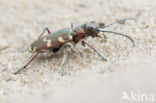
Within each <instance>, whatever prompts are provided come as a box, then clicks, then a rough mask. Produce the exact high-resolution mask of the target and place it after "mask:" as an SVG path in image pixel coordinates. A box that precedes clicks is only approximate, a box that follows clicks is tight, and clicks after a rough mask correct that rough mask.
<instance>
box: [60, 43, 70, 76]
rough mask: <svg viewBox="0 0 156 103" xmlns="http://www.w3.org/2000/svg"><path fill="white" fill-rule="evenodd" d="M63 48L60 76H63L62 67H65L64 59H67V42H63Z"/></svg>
mask: <svg viewBox="0 0 156 103" xmlns="http://www.w3.org/2000/svg"><path fill="white" fill-rule="evenodd" d="M63 48H64V55H63V59H62V73H61V75H62V76H64V67H65V65H66V61H67V55H68V44H67V43H65V44H64V45H63Z"/></svg>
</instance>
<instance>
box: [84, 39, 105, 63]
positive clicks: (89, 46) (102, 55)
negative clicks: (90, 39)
mask: <svg viewBox="0 0 156 103" xmlns="http://www.w3.org/2000/svg"><path fill="white" fill-rule="evenodd" d="M82 42H83V43H84V44H86V45H88V46H89V47H90V48H91V49H92V50H94V52H96V53H97V54H98V55H99V56H100V57H102V59H103V60H105V61H107V59H106V58H105V57H104V56H103V55H102V54H100V53H99V52H98V51H97V50H96V49H95V48H94V47H93V46H91V45H90V44H89V43H87V42H86V41H84V40H82Z"/></svg>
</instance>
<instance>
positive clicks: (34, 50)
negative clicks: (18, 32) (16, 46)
mask: <svg viewBox="0 0 156 103" xmlns="http://www.w3.org/2000/svg"><path fill="white" fill-rule="evenodd" d="M36 49H37V47H36V46H35V47H34V48H33V50H32V47H29V52H36Z"/></svg>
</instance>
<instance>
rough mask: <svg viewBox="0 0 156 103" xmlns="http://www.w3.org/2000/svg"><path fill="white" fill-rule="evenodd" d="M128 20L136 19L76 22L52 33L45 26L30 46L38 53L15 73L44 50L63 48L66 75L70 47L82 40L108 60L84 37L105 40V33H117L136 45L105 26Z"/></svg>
mask: <svg viewBox="0 0 156 103" xmlns="http://www.w3.org/2000/svg"><path fill="white" fill-rule="evenodd" d="M127 20H134V21H135V19H134V18H128V19H122V20H118V21H116V22H114V23H111V24H109V25H105V24H104V23H96V22H85V23H84V24H82V25H78V26H75V27H74V24H73V23H71V27H68V28H64V29H61V30H58V31H56V32H54V33H52V32H51V31H50V30H49V29H48V28H45V29H44V30H43V32H42V33H41V34H40V36H39V37H38V39H37V40H36V41H34V42H33V43H32V44H31V46H30V47H29V49H28V51H29V52H30V53H36V54H35V55H34V56H33V57H32V59H31V60H30V61H29V62H28V63H27V64H26V65H25V66H23V67H22V68H21V69H19V70H17V71H16V72H14V74H18V73H19V72H20V71H22V70H23V69H25V68H26V67H27V66H28V65H29V64H30V63H31V62H32V61H33V60H34V59H35V58H36V57H37V56H38V55H39V54H40V53H44V52H53V53H56V52H58V51H59V50H60V49H61V48H63V50H64V56H63V60H62V76H63V75H64V66H65V65H66V59H67V54H68V47H70V46H69V45H70V44H72V45H73V46H75V45H76V44H77V43H78V42H81V43H82V45H83V46H85V45H87V46H88V47H89V48H90V49H92V50H93V51H94V52H96V53H97V54H98V55H99V56H100V57H101V58H102V59H103V60H104V61H107V59H106V58H105V57H104V56H103V55H102V54H101V53H99V52H98V50H97V49H95V48H94V47H93V46H92V45H90V44H89V43H88V42H86V41H85V40H84V39H86V38H88V37H89V36H91V37H93V38H94V37H99V38H102V39H104V40H106V35H105V34H104V33H111V34H116V35H121V36H124V37H126V38H128V39H129V40H130V41H131V42H132V44H133V46H134V40H133V39H132V38H131V37H129V36H127V35H125V34H121V33H117V32H113V31H105V30H103V29H104V28H107V27H109V26H111V25H114V24H117V23H120V22H125V21H127ZM45 31H47V32H48V35H45V36H43V34H44V33H45Z"/></svg>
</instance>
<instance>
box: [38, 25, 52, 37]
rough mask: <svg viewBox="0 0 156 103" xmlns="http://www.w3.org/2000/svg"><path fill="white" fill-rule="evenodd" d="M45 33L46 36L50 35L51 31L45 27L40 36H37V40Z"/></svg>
mask: <svg viewBox="0 0 156 103" xmlns="http://www.w3.org/2000/svg"><path fill="white" fill-rule="evenodd" d="M45 31H47V32H48V34H51V31H50V30H49V28H48V27H46V28H45V29H44V30H43V31H42V33H41V34H40V36H39V37H38V38H41V37H42V35H43V34H44V33H45Z"/></svg>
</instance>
